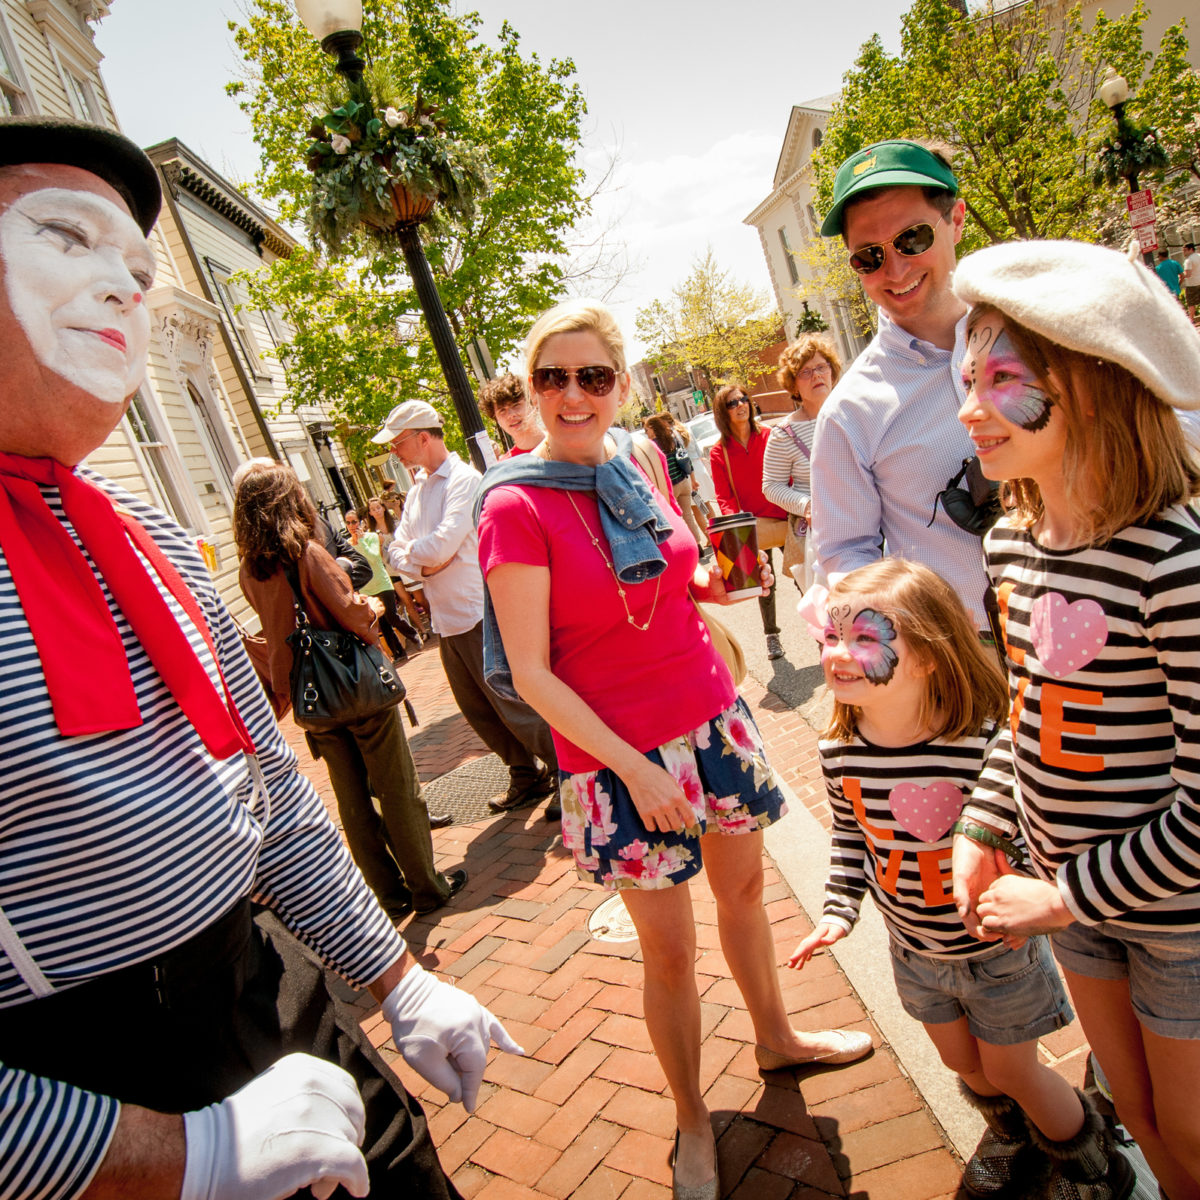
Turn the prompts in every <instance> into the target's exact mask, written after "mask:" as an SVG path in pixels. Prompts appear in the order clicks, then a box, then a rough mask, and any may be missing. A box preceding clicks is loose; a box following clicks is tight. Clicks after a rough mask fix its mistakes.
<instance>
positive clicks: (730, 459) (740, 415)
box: [708, 383, 787, 658]
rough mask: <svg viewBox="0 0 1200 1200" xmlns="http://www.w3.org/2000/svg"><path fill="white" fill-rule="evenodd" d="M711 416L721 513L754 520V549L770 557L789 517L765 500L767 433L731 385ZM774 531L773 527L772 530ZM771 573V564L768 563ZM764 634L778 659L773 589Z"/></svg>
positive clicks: (765, 602)
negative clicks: (716, 434) (767, 528)
mask: <svg viewBox="0 0 1200 1200" xmlns="http://www.w3.org/2000/svg"><path fill="white" fill-rule="evenodd" d="M713 417H714V418H715V420H716V422H717V429H718V430H719V431H720V433H721V440H720V441H718V442H716V443H714V444H713V448H712V449H711V450H710V451H709V452H708V461H709V465H710V466H711V468H712V477H713V487H714V489H715V490H716V493H717V503H718V504H719V505H720V506H721V512H722V513H736V512H748V513H753V514H754V515H755V516H756V517H757V518H758V527H759V539H758V548H759V549H760V550H765V551H766V552H767V556H768V558H770V557H771V551H772V549H776V548H778V547H781V546H782V545H783V540H784V534H785V533H786V530H787V525H786V517H787V513H786V512H785V511H784V510H783V509H782V508H780V507H779V505H777V504H772V503H771V502H770V501H769V500H768V499H767V498H766V497H765V496H764V495H763V458H764V456H765V455H766V452H767V439H768V437H769V434H768V433H767V431H766V430H765V429H763V428H762V427H761V426H760V425H759V424H758V422H757V421H756V420H755V417H754V403H753V401H752V400H751V399H750V397H749V396H748V395H747V394H746V389H745V388H743V387H739V386H738V385H737V384H736V383H731V384H728V385H726V386H725V387H723V388H721V390H720V391H719V392H717V398H716V401H715V402H714V403H713ZM771 521H773V522H776V523H777V540H776V535H773V536H771V537H769V538H768V537H764V536H763V533H764V522H771ZM772 528H776V527H772ZM771 565H772V568H773V567H774V563H773V562H772V564H771ZM758 610H759V612H760V613H761V614H762V623H763V633H765V634H766V637H767V657H768V658H782V657H783V643H782V642H781V641H780V640H779V622H778V621H777V620H776V619H775V587H774V585H772V586H771V590H770V591H769V592H768V593H767V595H765V596H762V597H760V598H759V601H758Z"/></svg>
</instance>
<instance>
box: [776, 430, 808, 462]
mask: <svg viewBox="0 0 1200 1200" xmlns="http://www.w3.org/2000/svg"><path fill="white" fill-rule="evenodd" d="M783 431H784V432H785V433H786V434H787V435H788V437H790V438H791V439H792V441H793V442H795V443H796V445H797V446H798V447H799V449H800V452H801V453H802V454H803V455H804V457H805V458H807V459H808V461H809V462H812V455H811V454H809V452H808V447H807V446H806V445H805V444H804V439H803V438H802V437H801V436H800V435H799V434H798V433H797V432H796V431H795V430H794V429H793V428H792V427H791V425H790V424H789V425H784V427H783Z"/></svg>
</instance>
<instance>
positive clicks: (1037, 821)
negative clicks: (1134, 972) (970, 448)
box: [968, 505, 1200, 930]
mask: <svg viewBox="0 0 1200 1200" xmlns="http://www.w3.org/2000/svg"><path fill="white" fill-rule="evenodd" d="M985 549H986V553H987V560H988V570H989V573H990V575H991V578H992V582H993V583H994V585H995V587H996V590H997V598H998V601H999V604H1000V610H1001V615H1002V619H1003V621H1004V623H1005V642H1006V645H1007V652H1008V660H1009V681H1010V687H1011V692H1012V700H1013V717H1012V721H1011V723H1010V729H1009V730H1008V731H1006V734H1005V736H1004V738H1003V739H1002V740H1001V742H1000V743H999V744H998V745H997V747H996V750H995V752H994V753H993V754H992V756H991V757H990V759H989V761H988V764H987V768H986V769H985V771H984V774H983V776H982V777H981V778H980V781H979V787H978V788H977V789H976V791H975V794H974V795H973V796H972V798H971V800H970V802H969V805H968V815H971V816H974V817H976V818H982V819H986V820H989V821H991V822H993V823H996V824H998V825H999V826H1001V827H1003V828H1005V829H1007V830H1010V831H1011V830H1012V829H1013V828H1015V827H1016V826H1017V825H1019V827H1020V829H1021V831H1022V833H1023V834H1024V837H1025V840H1026V842H1027V843H1028V846H1029V849H1030V851H1031V857H1032V860H1033V865H1034V868H1035V869H1036V871H1037V873H1038V875H1039V876H1040V877H1041V878H1043V879H1046V880H1050V881H1053V882H1055V883H1056V884H1057V886H1058V890H1059V893H1060V894H1061V896H1062V898H1063V901H1064V903H1065V904H1066V905H1067V906H1068V908H1070V910H1071V912H1072V913H1074V914H1075V916H1076V918H1077V919H1078V920H1080V921H1082V922H1084V923H1085V924H1094V923H1096V922H1098V921H1103V920H1113V921H1115V922H1116V923H1117V924H1119V925H1122V926H1125V927H1127V928H1130V929H1142V930H1154V929H1163V928H1164V927H1166V928H1170V929H1176V930H1196V929H1200V511H1198V510H1197V509H1196V508H1195V507H1194V506H1192V505H1188V506H1186V507H1183V506H1180V507H1175V508H1171V509H1169V510H1167V512H1165V513H1163V514H1162V515H1161V516H1160V517H1158V518H1156V519H1155V520H1153V521H1151V522H1149V523H1147V524H1145V525H1139V526H1131V527H1129V528H1127V529H1123V530H1122V531H1121V532H1120V533H1119V534H1117V536H1116V537H1114V538H1113V539H1112V541H1111V542H1108V543H1106V544H1104V545H1100V546H1090V547H1083V548H1080V549H1075V550H1063V551H1055V550H1046V549H1044V548H1042V547H1041V546H1039V545H1038V544H1037V542H1036V541H1035V540H1034V539H1033V537H1031V536H1030V534H1029V533H1027V532H1025V531H1023V530H1019V529H1014V528H1013V527H1012V526H1011V525H1010V523H1009V522H1008V521H1002V522H1001V523H1000V524H999V525H998V526H997V527H996V528H995V529H993V530H992V531H991V532H990V533H989V534H988V536H987V539H986V541H985Z"/></svg>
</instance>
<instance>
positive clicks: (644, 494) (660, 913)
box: [476, 300, 871, 1200]
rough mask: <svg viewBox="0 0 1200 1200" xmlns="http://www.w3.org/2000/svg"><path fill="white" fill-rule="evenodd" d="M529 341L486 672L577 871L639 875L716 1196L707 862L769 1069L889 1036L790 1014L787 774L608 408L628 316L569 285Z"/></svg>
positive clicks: (664, 1028) (682, 1168) (822, 1058)
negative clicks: (705, 1047)
mask: <svg viewBox="0 0 1200 1200" xmlns="http://www.w3.org/2000/svg"><path fill="white" fill-rule="evenodd" d="M525 349H526V360H527V362H528V364H529V392H530V394H531V395H533V396H534V398H535V399H536V401H537V405H538V409H539V411H540V413H541V418H542V423H543V425H544V426H545V429H546V437H545V440H544V441H543V442H542V443H541V445H539V446H538V447H537V448H536V449H534V450H533V451H532V452H531V453H530V454H526V455H523V456H522V457H520V458H518V459H510V460H509V461H507V462H503V463H498V464H497V465H496V466H495V467H493V468H492V469H491V470H490V471H489V472H488V473H487V475H486V476H485V478H484V482H483V489H484V492H483V495H482V497H481V498H480V499H479V500H477V502H476V512H477V514H478V521H479V561H480V565H481V567H482V569H483V573H484V577H485V579H486V580H487V590H488V596H489V605H490V608H489V611H488V617H487V618H485V623H484V625H485V634H484V639H485V640H484V665H485V675H486V677H487V679H488V683H489V685H491V686H492V687H498V685H499V686H502V687H515V691H516V692H519V693H520V695H521V696H523V697H524V698H525V700H526V701H527V702H528V703H529V704H530V705H532V706H533V708H534V709H536V710H537V711H538V712H539V713H540V714H541V715H542V716H543V717H544V718H545V719H546V721H547V722H548V723H549V725H550V728H551V729H552V731H553V733H554V744H555V748H556V750H557V752H558V763H559V770H560V774H561V778H562V787H561V790H562V807H563V815H562V836H563V844H564V846H566V848H567V849H569V850H570V851H571V853H572V854H573V855H574V858H575V865H576V868H577V870H578V871H579V873H580V875H581V876H583V877H584V878H587V879H592V880H595V882H597V883H599V884H600V885H601V886H604V887H608V888H614V889H615V888H620V889H621V895H622V897H623V899H624V901H625V907H626V908H627V909H628V911H629V915H630V917H631V918H632V919H633V923H634V925H635V926H636V928H637V931H638V939H639V941H640V942H641V948H642V956H643V960H644V969H645V986H644V1005H645V1015H646V1024H647V1026H648V1029H649V1033H650V1040H651V1042H652V1043H653V1045H654V1049H655V1053H656V1054H657V1056H658V1061H659V1063H660V1064H661V1065H662V1068H663V1072H664V1074H665V1075H666V1077H667V1082H668V1083H669V1084H670V1087H671V1093H672V1096H673V1098H674V1100H675V1109H676V1122H677V1125H678V1134H677V1137H676V1149H675V1157H674V1180H673V1188H672V1191H673V1195H674V1196H675V1197H676V1200H716V1197H717V1195H718V1194H719V1184H718V1179H717V1171H716V1147H715V1144H714V1140H713V1131H712V1126H711V1124H710V1121H709V1112H708V1108H707V1106H706V1105H705V1102H704V1093H703V1088H702V1086H701V1082H700V1029H701V1015H700V995H699V990H698V988H697V984H696V965H695V964H696V928H695V920H694V917H693V913H692V900H691V892H690V888H689V886H688V881H689V880H690V879H691V877H692V876H694V875H696V874H697V873H698V872H699V871H700V870H701V868H702V867H703V869H705V870H706V871H707V874H708V882H709V884H710V885H711V887H712V891H713V895H714V897H715V898H716V902H717V926H718V929H719V932H720V938H721V946H722V949H723V951H724V953H725V957H726V960H727V962H728V964H729V970H730V973H731V974H732V975H733V978H734V979H735V981H736V982H737V985H738V987H739V989H740V990H741V993H742V996H743V998H744V999H745V1001H746V1008H747V1009H748V1011H749V1014H750V1019H751V1021H752V1023H753V1026H754V1033H755V1041H756V1042H757V1043H758V1044H757V1046H756V1049H755V1057H756V1060H757V1062H758V1064H759V1066H760V1067H761V1068H763V1069H764V1070H771V1069H781V1068H785V1067H789V1066H795V1065H798V1064H800V1063H812V1062H818V1061H819V1062H823V1063H826V1064H836V1063H844V1062H851V1061H853V1060H854V1059H856V1058H861V1057H862V1056H863V1055H864V1054H866V1053H867V1052H868V1051H869V1050H870V1046H871V1042H870V1038H869V1037H867V1036H866V1035H865V1034H861V1033H856V1032H843V1031H838V1030H827V1031H823V1032H819V1033H797V1032H796V1031H795V1030H794V1029H793V1028H792V1025H791V1021H790V1020H789V1018H788V1015H787V1008H786V1006H785V1005H784V1001H783V996H782V992H781V990H780V981H779V971H778V967H777V965H776V963H777V958H776V953H775V949H774V945H773V940H772V936H771V929H770V926H769V924H768V923H767V919H766V914H765V911H764V909H763V835H762V830H763V829H764V828H765V827H766V826H767V825H769V824H771V822H772V821H774V820H776V819H777V818H778V817H779V816H780V815H781V813H782V811H783V808H784V803H783V795H782V793H781V792H780V790H779V787H778V786H777V781H776V777H775V774H774V772H773V771H772V770H771V768H770V766H769V764H768V763H767V760H766V756H765V754H764V752H763V747H762V739H761V737H760V735H759V732H758V730H757V728H756V727H755V725H754V719H753V717H752V716H751V715H750V711H749V709H748V708H747V707H746V704H745V701H744V700H742V699H741V697H739V696H738V694H737V690H736V689H735V687H734V684H733V680H732V678H731V677H730V674H729V670H728V668H727V667H726V666H725V663H724V661H723V660H722V659H721V658H720V656H719V655H718V653H717V651H716V650H715V649H714V648H713V644H712V641H711V639H710V638H709V636H708V632H707V627H706V625H705V623H704V620H703V618H702V617H701V615H700V613H699V611H698V609H697V607H696V604H695V603H694V599H695V600H704V601H712V602H717V603H721V602H725V603H728V597H727V596H726V595H725V586H724V583H723V582H722V579H721V573H720V571H719V570H717V569H715V568H704V567H700V565H699V551H698V549H697V547H696V542H695V539H694V538H693V537H692V535H691V534H690V533H689V532H688V528H687V526H686V525H685V524H684V521H683V517H682V515H681V514H680V511H679V508H678V507H677V505H676V503H675V499H674V497H673V496H670V495H666V496H664V495H662V494H660V493H659V492H658V491H656V490H654V489H653V488H652V486H651V484H650V482H649V480H648V479H647V478H646V476H645V475H644V474H642V473H641V472H640V471H639V469H638V468H637V466H636V465H634V462H633V461H631V459H630V453H631V451H632V446H633V441H632V438H631V437H630V435H629V434H628V433H627V432H626V431H625V430H623V429H619V428H616V429H614V428H612V425H613V422H614V420H615V418H616V414H617V409H618V408H619V407H620V406H621V404H622V403H623V402H624V401H625V400H626V398H627V397H628V395H629V388H630V379H629V372H628V371H627V370H626V367H625V350H624V343H623V341H622V338H621V334H620V331H619V330H618V328H617V325H616V322H615V320H614V319H613V316H612V314H611V313H610V312H609V311H608V309H606V308H604V307H603V306H602V305H600V304H599V303H597V302H596V301H589V300H577V301H572V302H569V303H567V304H563V305H560V306H559V307H558V308H555V309H551V310H550V312H548V313H545V314H543V316H542V317H540V318H539V319H538V321H537V323H536V324H535V325H534V327H533V329H532V330H531V331H530V334H529V338H528V340H527V342H526V348H525ZM665 473H666V472H665V470H664V472H663V474H664V475H665ZM493 615H494V618H495V623H496V625H497V629H495V630H493V629H492V628H491V621H490V618H491V617H492V616H493ZM496 633H498V634H499V635H500V636H499V637H496V636H495V635H496ZM489 663H490V665H491V667H492V668H493V669H492V670H489Z"/></svg>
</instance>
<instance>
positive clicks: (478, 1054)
mask: <svg viewBox="0 0 1200 1200" xmlns="http://www.w3.org/2000/svg"><path fill="white" fill-rule="evenodd" d="M383 1015H384V1018H385V1019H386V1020H387V1023H388V1024H389V1025H390V1026H391V1027H392V1039H393V1041H395V1043H396V1049H397V1050H399V1051H400V1053H401V1054H403V1055H404V1061H405V1062H406V1063H408V1065H409V1066H410V1067H412V1069H413V1070H414V1071H416V1072H417V1074H418V1075H420V1076H421V1077H422V1078H423V1079H425V1080H427V1081H428V1082H429V1083H432V1084H433V1086H434V1087H435V1088H440V1089H441V1090H442V1091H443V1092H445V1093H446V1095H447V1096H449V1098H450V1100H451V1101H455V1100H461V1101H462V1104H463V1108H465V1109H466V1110H467V1112H474V1111H475V1101H476V1099H477V1098H478V1096H479V1085H480V1084H481V1083H482V1082H483V1068H484V1067H485V1066H487V1054H488V1047H489V1046H490V1045H491V1043H492V1042H495V1043H496V1045H497V1046H499V1047H500V1049H501V1050H504V1051H507V1052H508V1053H509V1054H524V1053H525V1051H524V1050H522V1049H521V1047H520V1046H518V1045H517V1043H516V1042H514V1041H513V1040H512V1038H510V1037H509V1036H508V1032H507V1030H505V1028H504V1026H503V1025H501V1024H500V1022H499V1021H497V1020H496V1018H495V1017H494V1016H492V1014H491V1013H490V1012H488V1010H487V1009H486V1008H484V1007H483V1005H482V1004H480V1003H479V1001H478V1000H476V999H475V997H474V996H472V995H470V993H468V992H461V991H459V990H458V988H456V987H453V986H452V985H451V984H448V983H442V981H441V980H440V979H437V978H436V977H435V976H433V975H430V973H429V972H428V971H426V970H425V969H424V968H423V967H420V966H417V965H416V964H413V966H412V967H411V968H410V969H409V971H408V973H407V974H406V975H405V976H404V978H403V979H401V980H400V982H399V983H398V984H396V986H395V987H394V988H392V990H391V992H390V993H389V995H388V997H387V999H386V1000H384V1002H383Z"/></svg>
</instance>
